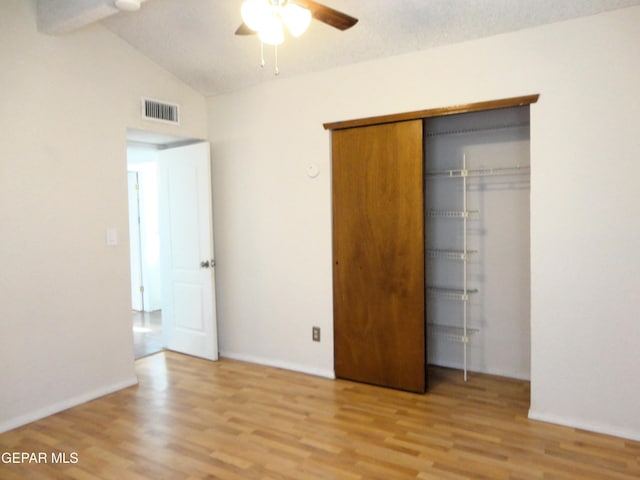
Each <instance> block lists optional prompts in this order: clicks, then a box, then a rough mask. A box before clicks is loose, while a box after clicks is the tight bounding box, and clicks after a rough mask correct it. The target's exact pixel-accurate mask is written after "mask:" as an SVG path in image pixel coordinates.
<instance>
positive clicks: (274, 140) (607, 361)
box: [209, 7, 640, 439]
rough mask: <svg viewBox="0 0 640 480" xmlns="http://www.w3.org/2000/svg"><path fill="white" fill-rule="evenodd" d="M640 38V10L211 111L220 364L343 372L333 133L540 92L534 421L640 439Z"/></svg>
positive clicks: (213, 105)
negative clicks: (343, 123) (337, 339)
mask: <svg viewBox="0 0 640 480" xmlns="http://www.w3.org/2000/svg"><path fill="white" fill-rule="evenodd" d="M639 24H640V8H638V7H634V8H629V9H624V10H619V11H614V12H609V13H605V14H601V15H597V16H592V17H587V18H583V19H578V20H575V21H570V22H565V23H559V24H555V25H550V26H545V27H541V28H536V29H529V30H523V31H519V32H515V33H511V34H505V35H500V36H496V37H492V38H488V39H483V40H478V41H473V42H467V43H461V44H457V45H452V46H448V47H443V48H437V49H432V50H426V51H422V52H417V53H412V54H408V55H402V56H397V57H392V58H389V59H385V60H380V61H373V62H367V63H362V64H357V65H353V66H349V67H344V68H339V69H334V70H330V71H325V72H319V73H315V74H312V75H308V76H300V77H297V78H292V79H278V80H276V81H273V82H270V83H268V84H265V85H263V86H259V87H255V88H251V89H247V90H245V91H242V92H239V93H235V94H229V95H225V96H220V97H215V98H211V99H210V100H209V119H210V124H209V137H210V139H211V141H212V142H213V161H214V167H213V176H214V221H215V228H216V249H217V258H218V268H217V284H218V292H217V295H218V297H217V298H218V319H219V330H220V350H221V354H223V355H230V356H236V357H240V358H248V359H253V360H257V361H261V362H264V363H269V364H276V365H281V366H288V367H291V368H296V369H299V370H302V371H310V372H317V373H321V374H326V375H331V374H332V372H333V351H332V348H333V347H332V342H331V338H332V293H331V212H330V198H331V197H330V176H329V166H330V134H329V132H326V131H324V130H323V129H322V123H323V122H328V121H336V120H343V119H349V118H359V117H366V116H371V115H378V114H387V113H397V112H403V111H410V110H418V109H424V108H431V107H440V106H448V105H454V104H461V103H467V102H476V101H483V100H492V99H498V98H505V97H512V96H518V95H526V94H533V93H540V94H541V97H540V100H539V102H538V103H537V104H535V105H534V106H533V107H532V109H531V122H532V125H531V161H532V164H533V169H532V173H531V289H532V292H531V302H532V306H531V310H532V311H531V331H532V349H531V356H532V362H531V363H532V371H531V377H532V399H531V412H530V414H531V416H532V417H534V418H539V419H545V420H551V421H555V422H559V423H566V424H569V425H574V426H579V427H584V428H587V429H593V430H597V431H603V432H609V433H614V434H618V435H621V436H627V437H631V438H638V439H640V416H638V415H637V398H638V396H639V395H640V383H639V382H638V381H637V379H638V378H640V353H638V352H639V350H638V345H640V326H639V325H640V324H639V323H638V316H637V300H636V299H637V296H638V294H637V286H638V285H640V267H639V265H640V250H639V249H638V248H636V247H637V245H638V244H639V243H640V226H639V225H638V222H636V221H635V220H634V219H636V218H637V217H638V213H639V212H638V209H639V208H640V207H639V206H638V205H639V204H638V201H637V199H638V194H637V192H638V189H637V178H638V176H639V175H640V162H638V161H637V158H638V157H639V155H640V144H639V143H638V142H637V132H638V127H639V125H640V120H639V119H640V96H639V95H638V90H637V79H638V78H640V30H639V29H638V27H637V26H638V25H639ZM310 163H316V164H318V165H319V166H320V175H319V176H318V177H317V178H316V179H309V178H307V177H306V175H305V170H306V167H307V165H309V164H310ZM312 325H318V326H320V327H322V333H323V341H322V342H321V343H319V344H318V343H312V342H311V326H312Z"/></svg>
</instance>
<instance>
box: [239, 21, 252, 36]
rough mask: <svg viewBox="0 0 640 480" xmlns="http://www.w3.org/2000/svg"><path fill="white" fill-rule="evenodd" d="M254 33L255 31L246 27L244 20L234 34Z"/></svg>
mask: <svg viewBox="0 0 640 480" xmlns="http://www.w3.org/2000/svg"><path fill="white" fill-rule="evenodd" d="M255 33H256V32H255V31H253V30H251V29H250V28H249V27H247V25H246V24H245V23H244V22H243V23H242V24H241V25H240V26H239V27H238V29H237V30H236V35H254V34H255Z"/></svg>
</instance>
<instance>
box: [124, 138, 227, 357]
mask: <svg viewBox="0 0 640 480" xmlns="http://www.w3.org/2000/svg"><path fill="white" fill-rule="evenodd" d="M127 170H128V176H129V194H128V197H129V223H130V228H129V231H130V245H131V262H130V264H131V299H132V305H131V306H132V328H133V338H134V352H135V358H136V359H137V358H141V357H143V356H147V355H150V354H153V353H157V352H159V351H162V350H163V349H165V348H166V349H170V350H175V351H178V352H182V353H186V354H189V355H194V356H199V357H202V358H206V359H210V360H216V359H217V355H218V353H217V352H218V345H217V328H216V315H215V281H214V279H215V276H214V267H215V259H214V254H213V218H212V205H211V173H210V145H209V143H208V142H204V141H202V140H198V139H190V138H182V137H175V136H167V135H160V134H154V133H150V132H143V131H138V130H128V131H127Z"/></svg>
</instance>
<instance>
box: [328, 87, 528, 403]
mask: <svg viewBox="0 0 640 480" xmlns="http://www.w3.org/2000/svg"><path fill="white" fill-rule="evenodd" d="M539 96H540V95H539V94H534V95H526V96H520V97H511V98H505V99H499V100H491V101H484V102H476V103H467V104H461V105H454V106H449V107H440V108H431V109H426V110H416V111H412V112H404V113H397V114H391V115H382V116H375V117H367V118H360V119H353V120H342V121H338V122H329V123H324V124H323V127H324V128H325V130H330V131H331V132H332V141H333V142H335V138H336V133H337V132H339V131H341V130H346V129H354V128H361V127H370V126H382V125H386V124H394V123H399V122H406V121H419V123H420V142H421V143H422V133H423V132H422V129H423V121H424V120H425V119H427V118H431V117H438V116H444V115H454V114H459V113H468V112H477V111H483V110H494V109H500V108H509V107H516V106H524V105H531V104H533V103H536V102H537V101H538V99H539ZM334 147H335V143H334V145H333V146H332V155H333V158H332V165H333V170H334V171H335V168H336V164H335V154H336V149H335V148H334ZM421 162H422V163H421V170H420V182H421V195H422V203H421V205H422V206H421V208H420V215H421V219H420V220H419V222H421V229H422V240H421V241H422V249H423V257H422V258H423V259H422V262H421V267H422V272H423V278H422V292H421V303H422V324H423V327H422V328H423V330H422V333H421V334H420V335H419V336H418V337H417V338H419V339H420V340H421V341H422V348H423V353H422V354H421V355H420V356H419V358H417V359H416V358H415V356H414V361H415V363H416V365H415V368H413V366H411V365H410V366H409V367H407V368H409V369H413V370H416V369H417V370H416V371H417V372H419V373H418V375H415V374H414V375H413V376H412V378H413V380H410V381H409V383H406V384H405V383H402V384H399V383H398V382H397V381H395V380H394V381H392V382H389V381H388V380H386V379H385V378H387V377H388V376H389V373H388V372H386V373H385V370H386V366H384V362H383V361H378V363H377V365H378V366H377V367H375V364H374V370H375V368H378V369H379V370H380V372H382V373H380V372H378V373H370V372H369V373H366V374H365V375H360V374H357V373H356V374H353V371H356V372H357V368H356V369H355V370H354V369H353V365H352V366H351V367H349V369H348V370H347V369H345V367H344V365H345V361H344V359H345V358H348V357H351V359H353V357H354V354H353V353H351V352H349V348H350V347H352V346H353V344H350V342H351V341H352V340H346V341H345V339H344V338H343V337H344V336H343V334H342V330H341V329H344V326H343V325H341V324H340V323H341V322H342V321H343V320H342V319H341V315H343V313H342V310H341V309H342V308H343V306H344V305H345V300H347V301H348V298H346V299H345V298H342V296H343V291H342V289H343V286H344V285H345V280H346V278H347V276H345V275H343V274H342V273H340V272H339V271H337V267H339V266H340V262H343V261H344V260H342V258H341V250H340V248H341V245H340V242H344V239H342V240H341V239H340V238H339V236H340V235H341V234H340V233H339V232H337V231H336V227H337V224H336V213H337V211H336V208H341V209H345V208H346V207H345V206H344V205H342V206H340V202H341V201H342V200H339V199H336V197H335V187H336V183H335V182H336V177H335V176H333V187H334V189H333V193H332V200H333V204H332V205H333V206H332V209H333V210H332V212H333V267H334V275H333V289H334V290H333V291H334V368H335V374H336V377H338V378H349V379H352V380H356V381H363V382H367V383H374V384H379V385H384V386H389V387H393V388H400V389H404V390H410V391H414V392H424V391H425V390H426V388H427V380H428V379H427V366H426V362H427V351H426V345H427V340H426V323H427V319H426V294H425V289H424V284H425V283H424V272H425V270H424V269H425V262H424V227H425V219H424V214H423V213H424V178H423V172H422V168H424V165H425V163H426V159H425V158H424V149H422V153H421ZM363 168H364V167H363ZM356 178H357V176H356V175H354V176H353V180H354V181H355V179H356ZM343 181H344V180H343ZM339 228H340V227H339V226H338V229H339ZM337 234H338V238H337V236H336V235H337ZM362 278H363V277H360V280H362ZM383 323H384V321H383ZM362 325H363V324H360V325H359V326H356V327H355V330H354V331H352V332H351V333H349V334H348V335H347V336H349V335H350V336H351V338H352V339H353V338H355V337H356V335H355V334H354V332H355V331H357V329H358V328H361V327H362ZM396 325H400V324H399V323H396ZM416 344H417V343H412V348H413V347H415V345H416ZM360 345H361V348H365V349H366V342H361V344H360ZM390 345H391V346H392V348H391V349H387V350H386V352H385V349H384V348H379V349H378V351H377V353H376V355H378V356H379V357H380V359H383V357H384V356H385V355H386V356H387V358H388V356H389V355H391V353H389V352H392V351H393V342H391V343H390ZM365 353H366V351H360V352H358V353H357V354H356V356H357V355H363V354H365ZM355 365H356V366H357V362H356V363H355ZM368 368H369V369H370V368H371V366H369V367H368ZM418 376H421V377H422V379H423V380H422V383H421V382H420V381H416V379H417V378H418ZM380 378H382V380H380Z"/></svg>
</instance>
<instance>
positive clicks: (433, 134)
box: [425, 122, 529, 137]
mask: <svg viewBox="0 0 640 480" xmlns="http://www.w3.org/2000/svg"><path fill="white" fill-rule="evenodd" d="M528 126H529V122H517V123H507V124H503V125H495V126H493V127H476V128H460V129H455V130H443V131H441V132H429V131H427V132H425V136H426V137H442V136H445V135H464V134H466V133H476V132H493V131H500V130H508V129H511V128H522V127H528Z"/></svg>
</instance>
